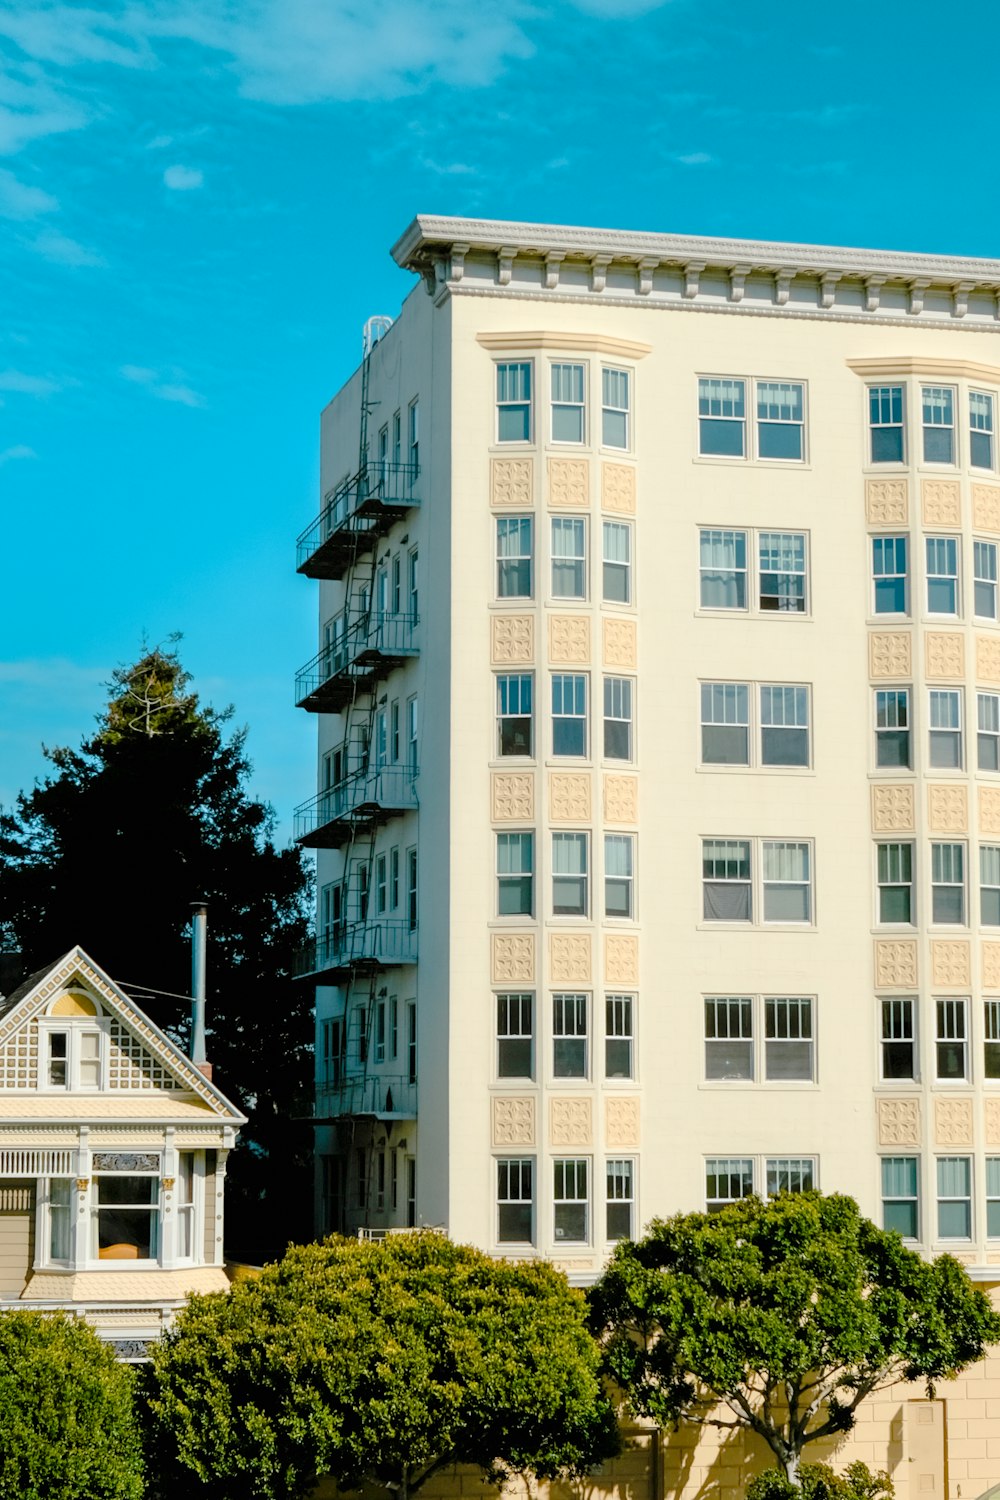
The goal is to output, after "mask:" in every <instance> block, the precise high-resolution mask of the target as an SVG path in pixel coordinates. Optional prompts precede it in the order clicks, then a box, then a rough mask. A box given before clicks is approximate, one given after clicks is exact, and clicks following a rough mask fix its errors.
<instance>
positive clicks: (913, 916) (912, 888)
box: [874, 839, 917, 928]
mask: <svg viewBox="0 0 1000 1500" xmlns="http://www.w3.org/2000/svg"><path fill="white" fill-rule="evenodd" d="M883 849H884V850H886V854H885V856H884V857H883V855H882V852H881V851H882V850H883ZM899 850H906V851H907V858H908V862H909V879H903V878H902V877H903V873H904V870H903V859H902V856H900V855H898V854H897V853H895V852H894V851H899ZM874 851H875V925H876V927H897V928H909V927H915V926H916V922H917V880H916V855H917V851H916V845H915V844H914V841H913V840H912V839H879V840H878V841H877V842H876V843H875V846H874ZM897 865H898V869H897V868H896V866H897ZM897 890H899V891H902V890H906V891H909V907H910V915H909V917H908V918H907V919H906V920H905V921H894V920H892V919H890V918H886V917H883V915H882V899H883V898H882V892H883V891H897Z"/></svg>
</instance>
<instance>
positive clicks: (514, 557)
mask: <svg viewBox="0 0 1000 1500" xmlns="http://www.w3.org/2000/svg"><path fill="white" fill-rule="evenodd" d="M525 535H527V551H525V550H524V545H525V543H524V539H525ZM509 537H514V538H515V539H516V542H517V547H518V550H517V551H516V552H505V551H504V550H503V545H502V544H503V543H504V541H505V540H506V539H507V538H509ZM494 540H495V544H496V553H495V556H496V565H495V567H494V570H493V587H494V590H495V597H496V598H497V600H498V601H504V600H507V599H533V598H534V596H535V556H534V553H535V519H534V517H533V516H497V517H496V525H495V526H494ZM525 564H527V575H528V588H527V592H523V591H519V592H514V591H512V590H510V589H508V588H506V587H505V579H506V578H507V573H506V572H505V569H506V570H507V571H508V572H509V573H510V581H512V582H520V580H521V574H522V573H523V572H524V571H525Z"/></svg>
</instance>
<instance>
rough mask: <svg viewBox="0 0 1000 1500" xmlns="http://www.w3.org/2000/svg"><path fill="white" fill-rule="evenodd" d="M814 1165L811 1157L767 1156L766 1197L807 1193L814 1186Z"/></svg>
mask: <svg viewBox="0 0 1000 1500" xmlns="http://www.w3.org/2000/svg"><path fill="white" fill-rule="evenodd" d="M815 1167H816V1163H815V1162H814V1161H813V1159H812V1157H811V1156H769V1157H768V1159H767V1166H766V1169H765V1170H766V1181H767V1196H768V1197H769V1198H776V1197H777V1196H778V1194H779V1193H808V1192H811V1191H812V1188H813V1187H814V1185H815Z"/></svg>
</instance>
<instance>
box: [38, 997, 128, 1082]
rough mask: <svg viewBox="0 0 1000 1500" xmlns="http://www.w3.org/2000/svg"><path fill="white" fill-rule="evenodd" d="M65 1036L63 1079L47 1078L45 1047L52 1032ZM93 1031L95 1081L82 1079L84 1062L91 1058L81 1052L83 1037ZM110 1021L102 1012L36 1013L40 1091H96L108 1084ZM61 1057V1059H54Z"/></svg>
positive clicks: (49, 1043)
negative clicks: (91, 1013) (94, 1038)
mask: <svg viewBox="0 0 1000 1500" xmlns="http://www.w3.org/2000/svg"><path fill="white" fill-rule="evenodd" d="M62 1034H64V1035H65V1037H66V1058H65V1062H66V1069H65V1072H66V1081H65V1083H51V1082H50V1081H49V1076H50V1075H49V1063H50V1055H49V1049H50V1046H51V1038H52V1037H53V1036H54V1035H62ZM94 1035H96V1036H97V1038H98V1042H97V1052H98V1055H97V1058H96V1061H97V1064H98V1067H97V1074H98V1081H97V1082H96V1083H83V1082H82V1081H81V1078H82V1067H81V1065H82V1064H83V1063H84V1062H92V1061H95V1059H93V1058H84V1056H83V1038H84V1037H85V1036H87V1037H92V1036H94ZM110 1037H111V1022H110V1020H109V1019H108V1018H107V1017H105V1016H100V1015H94V1016H51V1015H50V1016H39V1018H38V1064H37V1073H36V1080H37V1086H38V1089H39V1091H40V1092H41V1093H45V1094H99V1093H101V1092H102V1091H103V1090H105V1089H106V1088H107V1087H108V1058H109V1050H110V1045H111V1044H110ZM56 1060H57V1061H61V1059H56Z"/></svg>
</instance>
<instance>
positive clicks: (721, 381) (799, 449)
mask: <svg viewBox="0 0 1000 1500" xmlns="http://www.w3.org/2000/svg"><path fill="white" fill-rule="evenodd" d="M748 385H749V387H750V389H751V392H752V396H751V398H750V401H751V404H752V407H753V412H754V416H755V424H754V442H753V448H752V450H751V448H750V444H749V443H748V441H747V405H748V400H747V387H748ZM698 452H699V453H700V454H701V455H702V456H703V457H710V458H711V457H714V458H759V459H765V460H772V461H776V462H778V463H801V462H802V461H803V459H804V458H805V387H804V385H803V384H802V382H801V381H798V380H753V381H747V380H744V379H739V378H730V377H718V376H708V377H705V376H703V377H701V378H700V379H699V381H698Z"/></svg>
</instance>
